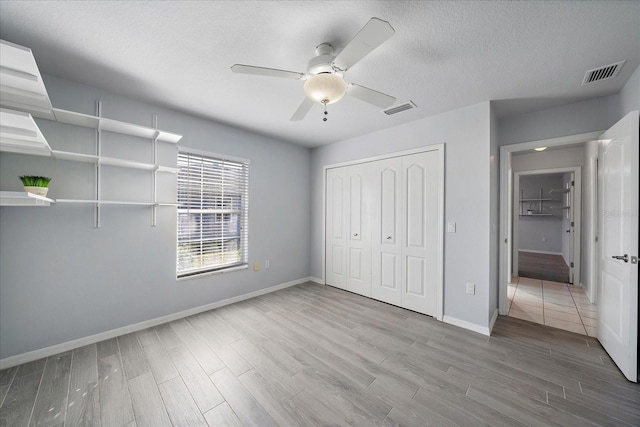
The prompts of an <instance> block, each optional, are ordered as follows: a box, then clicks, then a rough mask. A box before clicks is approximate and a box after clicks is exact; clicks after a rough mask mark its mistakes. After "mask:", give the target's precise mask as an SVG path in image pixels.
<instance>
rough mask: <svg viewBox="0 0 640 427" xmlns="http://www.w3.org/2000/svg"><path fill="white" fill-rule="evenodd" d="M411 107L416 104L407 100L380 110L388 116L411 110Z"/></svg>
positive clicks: (414, 106)
mask: <svg viewBox="0 0 640 427" xmlns="http://www.w3.org/2000/svg"><path fill="white" fill-rule="evenodd" d="M413 108H416V104H414V103H413V101H409V102H405V103H404V104H400V105H396V106H395V107H391V108H387V109H386V110H382V112H383V113H385V114H386V115H387V116H390V115H392V114H398V113H401V112H403V111H407V110H411V109H413Z"/></svg>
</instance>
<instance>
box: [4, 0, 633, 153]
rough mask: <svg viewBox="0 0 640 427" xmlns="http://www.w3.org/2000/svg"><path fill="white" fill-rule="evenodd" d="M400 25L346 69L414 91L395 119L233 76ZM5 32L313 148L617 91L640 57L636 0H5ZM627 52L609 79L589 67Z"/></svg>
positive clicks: (49, 69) (353, 103)
mask: <svg viewBox="0 0 640 427" xmlns="http://www.w3.org/2000/svg"><path fill="white" fill-rule="evenodd" d="M374 16H375V17H378V18H381V19H384V20H386V21H389V22H390V23H391V25H392V26H393V27H394V28H395V30H396V33H395V35H394V36H393V37H392V38H391V39H390V40H389V41H387V42H386V43H385V44H383V45H382V46H381V47H380V48H378V49H377V50H375V51H374V52H373V53H372V54H371V55H369V56H368V57H366V58H365V59H364V60H362V61H361V62H360V63H358V64H357V65H355V66H354V67H353V68H352V69H350V70H349V71H348V72H347V73H346V76H345V77H346V79H347V80H348V81H352V82H355V83H358V84H360V85H363V86H366V87H370V88H372V89H376V90H379V91H381V92H384V93H388V94H390V95H393V96H395V97H396V98H397V99H398V102H404V101H407V100H413V101H414V102H415V103H416V104H417V105H418V108H417V109H415V110H410V111H407V112H404V113H400V114H397V115H395V116H390V117H387V116H386V115H384V114H382V113H381V112H380V110H379V109H377V108H376V107H373V106H371V105H369V104H366V103H363V102H362V101H359V100H357V99H353V98H349V97H345V99H343V100H342V101H340V102H338V103H336V104H334V105H330V106H329V111H330V113H329V121H328V122H326V123H325V122H322V113H321V112H322V107H321V106H319V105H318V106H315V107H314V108H313V109H312V110H311V112H310V113H309V115H308V116H307V118H306V119H305V120H304V121H301V122H290V121H289V118H290V117H291V115H292V114H293V112H294V111H295V110H296V108H297V107H298V105H299V104H300V102H301V101H302V99H303V92H302V85H303V82H302V81H295V80H287V79H275V78H268V77H261V76H248V75H240V74H234V73H232V72H231V71H230V69H229V67H230V66H231V65H233V64H235V63H242V64H251V65H258V66H264V67H272V68H280V69H285V70H291V71H302V72H304V71H306V64H307V61H308V60H309V59H310V58H311V57H313V56H314V48H315V46H316V45H318V44H320V43H322V42H329V43H331V44H332V45H334V46H335V47H336V50H337V51H339V50H340V49H341V48H342V47H343V46H345V45H346V44H347V43H348V42H349V41H350V40H351V38H352V37H353V36H354V35H355V34H356V33H357V32H358V30H359V29H360V28H361V27H362V26H363V25H364V24H365V23H366V22H367V21H368V20H369V19H370V18H371V17H374ZM0 37H1V38H2V39H5V40H8V41H11V42H14V43H17V44H21V45H24V46H27V47H30V48H31V49H32V50H33V52H34V55H35V57H36V61H37V62H38V64H39V67H40V70H41V72H43V73H47V74H52V75H56V76H60V77H63V78H66V79H69V80H74V81H78V82H81V83H85V84H89V85H93V86H96V87H100V88H103V89H107V90H110V91H114V92H117V93H121V94H124V95H127V96H130V97H135V98H137V99H141V100H144V101H148V102H152V103H156V104H160V105H164V106H168V107H171V108H174V109H177V110H182V111H185V112H188V113H191V114H196V115H199V116H203V117H207V118H210V119H213V120H216V121H219V122H223V123H228V124H231V125H233V126H236V127H241V128H247V129H250V130H253V131H257V132H261V133H264V134H267V135H271V136H274V137H276V138H280V139H284V140H287V141H291V142H294V143H297V144H300V145H304V146H310V147H313V146H319V145H323V144H327V143H331V142H335V141H340V140H343V139H346V138H350V137H354V136H358V135H363V134H366V133H369V132H372V131H375V130H379V129H383V128H388V127H392V126H396V125H399V124H401V123H405V122H409V121H413V120H416V119H419V118H422V117H427V116H431V115H434V114H438V113H442V112H445V111H450V110H453V109H456V108H460V107H464V106H467V105H472V104H475V103H479V102H483V101H488V100H496V101H500V102H498V103H497V107H498V113H499V114H500V115H501V116H506V115H509V114H515V113H519V112H524V111H532V110H535V109H540V108H545V107H549V106H553V105H560V104H564V103H567V102H574V101H579V100H584V99H588V98H593V97H597V96H603V95H609V94H613V93H617V92H618V91H619V90H620V89H621V88H622V86H623V85H624V83H626V81H627V80H628V78H629V77H630V76H631V73H632V72H633V71H634V70H635V69H636V68H637V67H638V65H639V64H640V2H638V1H627V2H618V1H589V2H578V1H518V2H493V1H474V2H455V1H444V2H436V1H433V2H432V1H424V2H421V1H413V2H405V1H165V2H147V1H129V2H125V1H115V2H112V1H108V2H96V1H92V2H78V1H49V2H44V1H16V2H13V1H5V0H2V1H0ZM624 59H626V60H627V63H626V65H625V66H624V67H623V69H622V71H621V73H620V75H619V76H618V77H617V78H615V79H612V80H609V81H603V82H598V83H596V84H593V85H590V86H586V87H584V86H581V83H582V78H583V76H584V73H585V71H587V70H589V69H592V68H596V67H599V66H602V65H607V64H610V63H614V62H617V61H621V60H624Z"/></svg>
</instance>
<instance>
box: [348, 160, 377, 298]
mask: <svg viewBox="0 0 640 427" xmlns="http://www.w3.org/2000/svg"><path fill="white" fill-rule="evenodd" d="M370 170H371V166H370V163H363V164H360V165H355V166H350V167H348V168H347V186H348V190H347V191H348V194H347V204H348V209H347V218H348V229H349V230H348V235H347V269H346V272H347V290H348V291H351V292H355V293H357V294H360V295H364V296H367V297H370V296H371V227H370V221H371V220H370V213H369V211H370V199H371V194H370V193H371V179H370V176H369V171H370Z"/></svg>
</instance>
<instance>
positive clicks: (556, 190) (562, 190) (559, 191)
mask: <svg viewBox="0 0 640 427" xmlns="http://www.w3.org/2000/svg"><path fill="white" fill-rule="evenodd" d="M569 191H571V190H570V189H568V188H553V189H551V190H549V194H566V193H568V192H569Z"/></svg>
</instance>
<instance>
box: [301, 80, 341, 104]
mask: <svg viewBox="0 0 640 427" xmlns="http://www.w3.org/2000/svg"><path fill="white" fill-rule="evenodd" d="M345 93H347V82H345V81H344V79H343V78H342V77H340V76H339V75H337V74H330V73H322V74H316V75H315V76H310V77H309V78H307V81H306V82H304V94H305V95H307V98H309V99H311V100H312V101H315V102H317V103H320V104H325V105H329V104H333V103H334V102H338V101H340V100H341V99H342V98H343V97H344V95H345Z"/></svg>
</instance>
